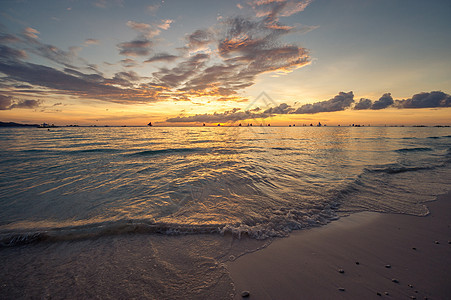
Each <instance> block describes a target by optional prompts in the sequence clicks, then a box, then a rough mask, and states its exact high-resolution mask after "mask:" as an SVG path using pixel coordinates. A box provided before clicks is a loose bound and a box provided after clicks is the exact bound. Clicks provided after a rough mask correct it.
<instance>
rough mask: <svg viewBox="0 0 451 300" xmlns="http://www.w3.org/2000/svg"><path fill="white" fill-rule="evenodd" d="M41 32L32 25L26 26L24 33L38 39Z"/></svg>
mask: <svg viewBox="0 0 451 300" xmlns="http://www.w3.org/2000/svg"><path fill="white" fill-rule="evenodd" d="M39 33H40V32H39V31H37V30H36V29H34V28H31V27H27V28H25V30H24V32H23V34H24V35H25V36H27V37H29V38H32V39H37V38H38V34H39Z"/></svg>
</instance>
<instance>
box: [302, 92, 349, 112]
mask: <svg viewBox="0 0 451 300" xmlns="http://www.w3.org/2000/svg"><path fill="white" fill-rule="evenodd" d="M353 103H354V94H353V93H352V91H351V92H348V93H344V92H340V93H339V94H338V95H336V96H335V97H334V98H332V99H330V100H326V101H320V102H316V103H313V104H304V105H302V106H301V107H299V108H298V109H296V111H294V112H293V113H294V114H316V113H320V112H332V111H342V110H345V109H346V108H349V107H350V106H351V105H352V104H353Z"/></svg>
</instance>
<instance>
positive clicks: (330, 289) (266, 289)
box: [226, 192, 451, 299]
mask: <svg viewBox="0 0 451 300" xmlns="http://www.w3.org/2000/svg"><path fill="white" fill-rule="evenodd" d="M427 206H428V208H429V210H430V214H429V215H428V216H425V217H417V216H410V215H401V214H384V213H375V212H360V213H355V214H352V215H350V216H347V217H343V218H340V219H339V220H337V221H333V222H331V223H330V224H328V225H325V226H321V227H317V228H312V229H308V230H301V231H295V232H292V233H291V234H290V236H289V237H288V238H281V239H276V240H274V241H273V242H272V243H271V244H270V245H269V246H268V247H266V248H264V249H262V250H259V251H256V252H254V253H249V254H246V255H243V256H241V257H239V258H237V259H236V260H234V261H230V262H227V263H226V266H227V269H228V271H229V273H230V276H231V278H232V281H233V282H234V286H235V290H236V295H235V299H242V297H241V292H242V291H249V293H250V296H249V298H251V299H363V298H367V299H380V298H382V297H383V298H390V299H403V298H404V299H409V298H412V299H451V286H450V284H449V278H450V275H451V271H450V270H451V255H450V253H451V252H450V249H451V244H450V241H451V192H448V193H447V194H444V195H440V196H438V197H437V199H436V200H435V201H432V202H428V203H427ZM413 297H414V298H413Z"/></svg>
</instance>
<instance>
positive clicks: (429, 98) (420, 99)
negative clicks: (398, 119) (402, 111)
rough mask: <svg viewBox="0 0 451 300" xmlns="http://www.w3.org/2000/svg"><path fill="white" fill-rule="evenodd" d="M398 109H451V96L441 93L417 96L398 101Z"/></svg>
mask: <svg viewBox="0 0 451 300" xmlns="http://www.w3.org/2000/svg"><path fill="white" fill-rule="evenodd" d="M395 105H396V107H398V108H429V107H451V96H450V95H448V94H445V93H443V92H441V91H433V92H430V93H427V92H422V93H419V94H415V95H413V96H412V98H410V99H406V100H397V101H396V104H395Z"/></svg>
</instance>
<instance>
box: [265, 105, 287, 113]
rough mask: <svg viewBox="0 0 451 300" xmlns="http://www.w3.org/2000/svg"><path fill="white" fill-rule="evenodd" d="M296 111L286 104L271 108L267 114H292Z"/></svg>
mask: <svg viewBox="0 0 451 300" xmlns="http://www.w3.org/2000/svg"><path fill="white" fill-rule="evenodd" d="M293 111H294V108H293V107H291V106H289V105H288V104H286V103H282V104H280V105H279V106H276V107H270V108H268V109H267V110H265V113H267V114H290V113H292V112H293Z"/></svg>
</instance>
